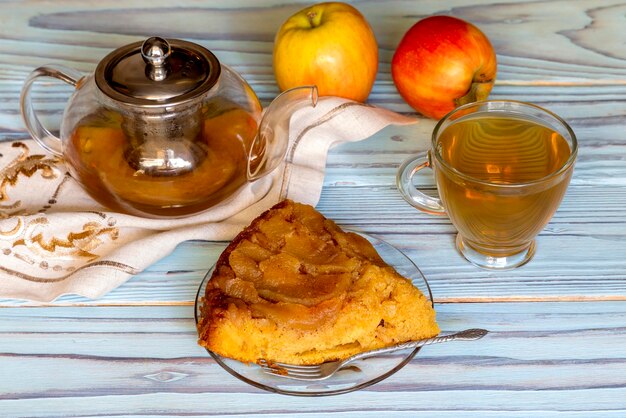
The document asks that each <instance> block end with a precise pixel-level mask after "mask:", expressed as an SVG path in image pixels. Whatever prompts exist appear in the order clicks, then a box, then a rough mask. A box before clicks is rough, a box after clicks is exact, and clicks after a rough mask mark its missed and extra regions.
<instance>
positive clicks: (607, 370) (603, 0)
mask: <svg viewBox="0 0 626 418" xmlns="http://www.w3.org/2000/svg"><path fill="white" fill-rule="evenodd" d="M310 3H311V2H310V1H309V0H298V1H290V2H284V1H280V0H263V1H258V0H236V1H229V2H223V1H215V0H202V1H200V0H182V1H178V2H175V3H172V2H171V1H165V0H152V1H150V2H148V1H145V0H126V1H124V2H119V1H111V0H106V1H100V2H94V1H89V2H85V1H84V0H56V1H47V0H24V1H17V0H9V1H7V0H4V1H2V2H1V3H0V4H1V5H2V9H3V14H2V16H1V17H0V140H2V141H7V140H15V139H23V138H26V137H27V134H26V132H25V130H24V127H23V124H22V121H21V119H20V115H19V93H20V89H21V86H22V83H23V81H24V79H25V78H26V76H27V75H28V73H29V72H30V71H32V70H33V69H34V68H35V67H37V66H39V65H43V64H47V63H57V64H63V65H68V66H71V67H74V68H76V69H79V70H81V71H83V72H91V71H93V70H94V69H95V66H96V64H97V63H98V61H99V60H100V59H101V58H102V57H103V56H104V55H106V54H107V53H108V52H110V51H111V50H112V49H114V48H116V47H118V46H121V45H124V44H127V43H129V42H132V41H136V40H140V39H142V38H145V37H147V36H150V35H153V34H155V33H156V34H159V35H161V36H165V37H180V38H184V39H188V40H191V41H194V42H198V43H200V44H202V45H204V46H206V47H208V48H209V49H211V50H213V51H214V52H215V53H216V55H217V56H218V58H219V59H220V60H221V61H222V62H224V63H225V64H228V65H229V66H231V67H233V68H234V69H235V70H237V71H239V72H240V73H241V74H242V75H243V76H244V77H245V78H246V80H247V81H248V82H249V83H250V84H251V86H252V87H253V89H254V90H255V91H256V92H257V94H258V95H259V97H260V99H261V101H262V102H263V103H264V104H267V103H268V102H269V101H270V100H271V99H272V98H273V97H275V95H276V94H277V93H278V89H277V87H276V84H275V81H274V78H273V73H272V68H271V52H272V44H273V37H274V34H275V32H276V30H277V29H278V27H279V25H280V24H281V22H282V21H283V20H284V19H285V18H286V17H288V16H289V15H290V14H292V13H294V12H295V11H297V10H299V9H300V8H302V7H303V6H304V5H308V4H310ZM351 3H353V4H354V5H355V6H356V7H357V8H358V9H359V10H361V11H362V12H363V14H364V15H365V16H366V17H367V19H368V20H369V22H370V24H371V26H372V28H373V30H374V32H375V34H376V37H377V39H378V41H379V45H380V66H379V73H378V76H377V79H376V83H375V85H374V90H373V91H372V94H371V95H370V98H369V102H370V103H371V104H374V105H377V106H382V107H385V108H389V109H392V110H394V111H398V112H402V113H406V114H411V115H415V113H414V112H413V111H412V109H410V108H409V107H408V106H407V105H406V104H405V103H404V102H403V101H402V99H401V98H400V96H399V95H398V93H397V92H396V90H395V87H394V85H393V82H392V80H391V76H390V61H391V57H392V55H393V51H394V49H395V46H396V45H397V43H398V42H399V41H400V39H401V37H402V35H403V34H404V32H405V31H406V30H407V29H408V28H409V27H410V26H411V25H412V24H413V23H414V22H415V21H417V20H418V19H420V18H421V17H424V16H427V15H432V14H446V15H453V16H457V17H460V18H463V19H466V20H469V21H471V22H473V23H474V24H476V25H478V26H479V27H480V28H481V29H482V30H483V31H484V32H485V33H486V34H487V36H488V37H489V38H490V40H491V41H492V43H493V45H494V47H495V49H496V52H497V55H498V79H497V82H496V86H495V88H494V90H493V92H492V94H491V98H494V99H515V100H523V101H529V102H533V103H536V104H538V105H541V106H544V107H546V108H548V109H550V110H552V111H554V112H556V113H557V114H559V115H560V116H562V117H563V118H564V119H565V120H567V121H568V123H570V124H571V126H572V127H573V129H574V131H575V132H576V135H577V137H578V140H579V144H580V152H579V159H578V161H577V164H576V169H575V173H574V177H573V179H572V183H571V186H570V188H569V190H568V192H567V195H566V197H565V199H564V201H563V204H562V205H561V207H560V208H559V210H558V212H557V213H556V215H555V217H554V218H553V219H552V221H551V222H550V224H549V225H548V226H547V227H546V229H545V230H544V231H543V232H542V233H541V234H540V236H539V237H538V253H537V255H536V257H535V258H534V259H533V260H532V262H531V263H529V264H528V265H526V266H524V267H523V268H521V269H517V270H515V271H512V272H485V271H483V270H479V269H477V268H474V267H472V266H471V265H469V264H468V263H466V262H465V261H464V260H463V259H461V257H460V256H459V255H458V254H457V253H456V251H455V249H454V247H453V240H454V234H455V232H454V228H453V227H452V225H451V224H450V222H449V221H448V220H447V219H446V218H440V217H434V216H428V215H425V214H422V213H419V212H417V211H416V210H414V209H413V208H411V207H410V206H409V205H408V204H406V203H405V202H404V201H403V200H402V199H401V198H400V196H399V194H398V193H397V190H396V188H395V172H396V170H397V167H398V165H399V164H400V162H402V161H403V160H404V159H405V158H407V157H408V156H409V155H411V154H413V153H415V152H417V151H420V150H424V149H426V148H427V146H428V143H429V138H430V134H431V132H432V129H433V127H434V123H435V122H434V121H431V120H427V119H424V118H422V117H420V116H419V115H415V116H416V118H417V119H418V123H417V124H415V125H413V126H410V127H403V128H399V127H390V128H387V129H385V130H384V131H381V132H380V133H379V134H377V135H375V136H374V137H372V138H370V139H368V140H366V141H362V142H359V143H353V144H345V145H342V146H339V147H337V148H335V149H333V150H332V151H331V153H330V155H329V157H328V163H327V174H326V178H325V183H324V189H323V192H322V197H321V200H320V202H319V204H318V209H319V210H320V211H321V212H322V213H323V214H325V215H326V216H328V217H330V218H332V219H335V220H336V221H337V222H338V223H339V224H340V225H342V226H344V227H349V228H353V229H357V230H360V231H363V232H367V233H370V234H375V235H378V236H380V237H382V238H383V239H385V240H387V241H388V242H390V243H392V244H393V245H395V246H397V247H398V248H400V249H402V250H403V251H404V252H405V253H406V254H407V255H408V256H409V257H410V258H411V259H412V260H413V261H414V262H415V263H416V264H417V265H418V266H419V267H420V269H421V270H422V272H423V273H424V275H425V276H426V278H427V279H428V281H429V283H430V284H431V287H432V290H433V293H434V297H435V300H436V301H437V302H438V303H437V306H436V308H437V311H438V319H439V322H440V324H441V325H442V328H443V329H444V331H455V330H460V329H463V328H468V327H484V328H487V329H489V330H490V331H492V333H491V334H490V335H488V336H487V337H486V338H485V339H483V340H481V341H478V342H474V343H457V344H449V345H445V346H444V345H440V346H436V347H434V346H433V347H427V348H425V349H424V350H423V351H422V352H421V353H420V354H419V355H418V357H416V358H415V359H414V360H413V361H412V362H411V363H410V364H409V365H408V366H407V367H406V368H404V369H403V370H401V371H400V372H399V373H397V374H395V375H394V376H392V377H390V378H389V379H387V380H385V381H383V382H381V383H379V384H377V385H375V386H372V387H370V388H368V389H367V390H364V391H359V392H356V393H351V394H346V395H341V396H335V397H329V398H322V399H300V398H285V397H281V396H278V395H272V394H269V393H264V392H261V391H259V390H257V389H255V388H252V387H250V386H248V385H246V384H244V383H241V382H239V381H238V380H236V379H235V378H233V377H231V376H230V375H228V374H227V373H225V372H224V371H223V370H222V369H221V368H220V367H219V366H218V365H216V364H215V363H214V362H213V361H212V360H211V359H210V358H209V357H208V356H207V355H206V353H205V352H204V351H202V349H200V347H198V346H197V345H196V342H195V340H196V334H195V329H194V324H193V307H192V301H193V300H194V297H195V293H196V290H197V288H198V286H199V284H200V281H201V280H202V277H203V276H204V274H205V272H206V271H207V269H208V268H209V267H210V266H211V265H212V264H213V263H214V261H215V260H216V259H217V257H218V255H219V254H220V252H221V251H222V250H223V248H224V247H225V245H226V243H220V242H201V241H193V242H186V243H183V244H181V245H180V246H179V247H178V248H177V249H176V250H175V251H174V252H173V253H172V254H171V255H170V256H168V257H166V258H165V259H163V260H161V261H159V262H157V263H155V264H154V265H153V266H151V267H150V268H149V269H148V270H146V271H145V272H142V273H141V274H139V275H137V276H136V277H134V278H133V279H131V280H130V281H128V282H127V283H125V284H124V285H122V286H120V287H119V288H117V289H115V290H114V291H112V292H110V293H109V294H107V295H106V296H104V297H103V298H102V299H100V300H96V301H93V300H88V299H85V298H81V297H76V296H64V297H62V298H60V299H59V300H57V301H56V302H54V303H52V304H51V305H52V306H47V307H26V305H28V304H24V303H23V302H22V301H16V300H0V376H1V378H0V416H2V417H4V416H7V417H13V416H42V417H43V416H131V415H132V416H176V415H183V416H184V415H186V416H190V415H191V416H229V417H249V416H252V415H261V416H264V417H292V416H303V417H311V416H315V417H318V416H320V417H331V416H332V417H341V418H345V417H366V418H370V417H371V418H373V417H376V418H377V417H380V416H385V417H387V416H393V417H416V416H426V417H435V418H437V417H458V416H463V417H502V416H506V417H528V416H533V417H535V416H537V417H546V418H551V417H562V416H568V417H569V416H572V417H620V418H621V417H623V416H624V414H625V413H626V412H625V411H626V378H625V377H624V376H626V357H625V355H624V353H626V331H625V328H624V324H625V323H626V215H625V214H624V213H625V211H624V208H625V207H626V163H625V160H626V136H625V135H624V126H625V125H626V35H625V32H624V30H623V28H624V24H625V23H626V20H625V16H626V3H624V1H621V0H577V1H569V0H545V1H522V0H499V1H493V0H471V1H466V0H446V1H440V0H423V1H419V2H417V1H408V0H404V1H403V0H392V1H385V2H381V1H369V0H363V1H352V2H351ZM34 93H35V98H36V103H37V109H38V110H39V111H40V112H41V113H42V115H43V120H44V122H45V123H46V125H47V126H50V127H51V128H53V130H54V128H55V127H57V128H58V126H59V123H60V119H61V116H62V112H63V109H64V107H65V103H66V101H67V98H68V97H69V95H70V94H71V89H70V88H69V87H67V86H63V85H61V84H59V83H56V82H48V83H41V84H39V85H37V86H36V88H35V91H34ZM418 185H419V186H420V187H422V188H424V189H426V190H427V191H428V192H429V193H435V190H434V186H433V181H432V177H431V176H429V175H424V176H421V177H420V178H419V179H418ZM585 299H586V300H594V302H572V301H576V300H585ZM519 300H532V301H534V302H532V303H521V302H515V301H519ZM467 301H479V302H485V303H464V302H467ZM551 301H567V302H551ZM443 302H446V303H443ZM450 302H454V303H450ZM503 302H506V303H503ZM55 305H56V306H55ZM18 306H19V307H18Z"/></svg>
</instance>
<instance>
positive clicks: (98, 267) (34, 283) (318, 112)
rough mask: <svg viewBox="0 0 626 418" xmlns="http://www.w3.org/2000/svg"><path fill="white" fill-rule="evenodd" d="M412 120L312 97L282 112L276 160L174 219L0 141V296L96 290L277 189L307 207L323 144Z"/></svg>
mask: <svg viewBox="0 0 626 418" xmlns="http://www.w3.org/2000/svg"><path fill="white" fill-rule="evenodd" d="M415 122H416V119H414V118H409V117H406V116H402V115H400V114H397V113H394V112H392V111H389V110H386V109H382V108H377V107H373V106H370V105H366V104H362V103H357V102H353V101H348V100H344V99H339V98H334V97H325V98H321V99H320V100H319V102H318V104H317V106H316V107H315V108H310V109H303V110H300V111H298V112H297V113H296V114H295V115H294V116H293V117H292V119H291V123H290V132H289V144H290V145H289V148H288V151H287V156H286V158H285V161H284V162H283V163H282V164H281V166H279V168H278V169H276V170H275V171H274V172H272V173H271V174H270V175H268V176H265V177H264V178H262V179H260V180H257V181H255V182H253V183H249V184H248V185H246V186H245V187H244V188H243V189H242V190H241V191H240V192H239V193H237V194H236V195H235V196H234V197H233V198H231V199H229V200H228V201H225V202H222V203H220V204H218V205H216V206H214V207H212V208H210V209H209V210H207V211H205V212H202V213H199V214H196V215H192V216H188V217H185V218H178V219H148V218H142V217H138V216H131V215H127V214H123V213H117V212H112V211H110V210H108V209H107V208H105V207H103V206H101V205H100V204H98V203H97V202H96V201H94V200H93V199H92V198H91V197H89V195H87V194H86V193H85V192H84V191H83V189H82V188H81V186H80V185H79V184H78V183H77V182H76V181H75V180H74V179H73V178H72V177H70V175H69V173H68V172H67V170H66V167H65V165H64V162H63V160H62V159H60V158H57V157H54V156H51V155H48V154H46V153H45V152H44V151H43V149H42V148H40V147H39V146H38V145H37V144H36V143H35V142H34V141H32V140H24V141H16V142H3V143H0V298H16V299H24V300H31V301H40V302H49V301H52V300H54V299H56V298H57V297H59V296H61V295H65V294H78V295H81V296H85V297H88V298H94V299H95V298H98V297H100V296H102V295H104V294H105V293H107V292H109V291H110V290H112V289H114V288H115V287H117V286H119V285H121V284H122V283H124V282H125V281H127V280H128V279H130V278H131V277H132V276H133V275H135V274H137V273H139V272H141V271H142V270H144V269H145V268H147V267H148V266H150V265H151V264H152V263H154V262H156V261H157V260H159V259H160V258H162V257H164V256H166V255H168V254H169V253H170V252H171V251H172V250H174V248H175V247H176V246H177V245H178V244H180V243H181V242H183V241H186V240H208V241H227V240H231V239H232V238H234V237H235V235H237V233H239V231H240V230H241V229H243V228H244V227H245V226H246V225H248V224H249V223H250V222H251V221H252V219H254V218H255V217H257V216H258V215H260V214H261V213H262V212H263V211H265V210H267V209H268V208H270V207H271V206H273V205H274V204H275V203H277V202H279V201H280V200H282V199H284V198H289V199H292V200H294V201H298V202H302V203H307V204H310V205H313V206H315V205H316V204H317V202H318V201H319V197H320V194H321V190H322V184H323V181H324V170H325V166H326V156H327V153H328V150H329V149H330V148H331V147H332V146H333V145H336V144H339V143H343V142H355V141H360V140H362V139H365V138H368V137H370V136H372V135H373V134H375V133H376V132H378V131H379V130H381V129H383V128H384V127H386V126H388V125H390V124H396V125H408V124H412V123H415Z"/></svg>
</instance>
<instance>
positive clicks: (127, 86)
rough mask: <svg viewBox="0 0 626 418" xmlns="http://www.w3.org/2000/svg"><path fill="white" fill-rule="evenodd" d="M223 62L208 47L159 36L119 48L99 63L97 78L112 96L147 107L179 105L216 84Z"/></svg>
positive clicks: (97, 83)
mask: <svg viewBox="0 0 626 418" xmlns="http://www.w3.org/2000/svg"><path fill="white" fill-rule="evenodd" d="M220 71H221V69H220V63H219V61H218V60H217V58H216V57H215V55H213V53H211V51H209V50H208V49H206V48H203V47H202V46H200V45H197V44H194V43H192V42H187V41H182V40H179V39H169V40H165V39H163V38H159V37H152V38H148V39H146V40H145V41H144V42H134V43H132V44H129V45H126V46H123V47H121V48H118V49H116V50H115V51H113V52H111V53H110V54H109V55H107V56H106V57H105V58H104V59H103V60H102V61H101V62H100V63H99V64H98V66H97V68H96V72H95V81H96V85H97V86H98V88H99V89H100V90H101V91H102V92H103V93H104V94H106V95H107V96H109V97H110V98H111V99H113V100H116V101H118V102H122V103H125V104H130V105H135V106H146V107H155V106H156V107H160V106H164V105H168V106H170V105H175V104H180V103H183V102H186V101H189V100H192V99H194V98H196V97H198V96H200V95H202V94H204V93H206V92H207V91H208V90H209V89H211V87H213V86H214V85H215V83H216V82H217V79H218V78H219V75H220Z"/></svg>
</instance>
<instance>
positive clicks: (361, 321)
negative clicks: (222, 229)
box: [198, 200, 439, 364]
mask: <svg viewBox="0 0 626 418" xmlns="http://www.w3.org/2000/svg"><path fill="white" fill-rule="evenodd" d="M198 331H199V336H200V338H199V344H200V345H202V346H204V347H206V348H208V349H209V350H211V351H213V352H215V353H217V354H220V355H222V356H225V357H230V358H233V359H237V360H240V361H243V362H256V361H257V360H258V359H261V358H264V359H267V360H269V361H275V362H284V363H291V364H317V363H322V362H325V361H330V360H337V359H342V358H346V357H348V356H351V355H353V354H355V353H358V352H361V351H367V350H372V349H375V348H381V347H385V346H389V345H393V344H397V343H400V342H404V341H408V340H413V339H420V338H429V337H433V336H435V335H437V334H438V333H439V327H438V326H437V323H436V321H435V311H434V310H433V308H432V305H431V303H430V301H429V300H428V299H427V298H426V297H425V296H424V295H423V294H422V293H421V292H420V290H419V289H417V288H416V287H415V286H413V284H412V283H411V282H410V281H409V280H408V279H406V278H404V277H402V276H400V275H399V274H398V273H397V272H396V271H395V270H394V269H393V268H392V267H390V266H389V265H387V264H386V263H385V262H384V261H383V260H382V258H381V257H380V256H379V255H378V253H377V252H376V250H375V249H374V247H373V246H372V245H371V244H370V242H369V241H367V240H366V239H365V238H363V237H361V236H360V235H357V234H354V233H351V232H344V231H342V230H341V229H340V228H339V227H338V226H337V225H336V224H335V223H334V222H333V221H331V220H329V219H326V218H324V217H323V216H322V215H321V214H320V213H319V212H317V211H316V210H315V209H314V208H313V207H312V206H308V205H303V204H298V203H294V202H292V201H289V200H285V201H283V202H281V203H279V204H277V205H276V206H274V207H273V208H271V209H270V210H268V211H267V212H265V213H263V214H262V215H261V216H259V217H258V218H256V219H255V220H254V221H253V222H252V223H251V224H250V226H248V227H247V228H245V229H244V230H243V231H242V232H241V233H240V234H239V235H238V236H237V237H236V238H235V239H234V240H233V241H232V243H231V244H230V245H229V246H228V247H227V248H226V250H225V251H224V252H223V253H222V255H221V256H220V257H219V259H218V261H217V263H216V266H215V270H214V272H213V275H212V277H211V279H210V281H209V282H208V285H207V288H206V294H205V299H204V303H203V305H202V308H201V315H200V321H199V323H198Z"/></svg>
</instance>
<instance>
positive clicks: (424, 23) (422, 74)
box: [391, 16, 496, 119]
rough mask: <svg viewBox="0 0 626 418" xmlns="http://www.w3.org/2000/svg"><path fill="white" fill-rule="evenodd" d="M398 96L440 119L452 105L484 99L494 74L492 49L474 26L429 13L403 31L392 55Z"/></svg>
mask: <svg viewBox="0 0 626 418" xmlns="http://www.w3.org/2000/svg"><path fill="white" fill-rule="evenodd" d="M391 75H392V76H393V81H394V83H395V85H396V88H397V89H398V92H399V93H400V95H401V96H402V98H403V99H404V100H405V101H406V102H407V103H408V104H409V105H410V106H411V107H413V108H414V109H415V110H417V111H418V112H420V113H422V114H423V115H425V116H428V117H431V118H435V119H440V118H441V117H442V116H444V115H445V114H446V113H448V112H450V111H451V110H453V109H454V108H455V107H457V106H460V105H462V104H465V103H470V102H475V101H477V100H485V99H486V98H487V97H488V96H489V93H490V92H491V88H492V87H493V83H494V82H495V79H496V54H495V51H494V49H493V47H492V46H491V43H490V42H489V39H487V37H486V36H485V34H484V33H482V32H481V31H480V29H478V28H477V27H476V26H474V25H472V24H471V23H469V22H466V21H464V20H461V19H457V18H454V17H450V16H431V17H427V18H425V19H422V20H420V21H419V22H417V23H416V24H415V25H413V27H411V29H409V31H408V32H407V33H406V34H405V35H404V37H403V38H402V40H401V41H400V44H399V45H398V48H397V49H396V52H395V53H394V55H393V59H392V61H391Z"/></svg>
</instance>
